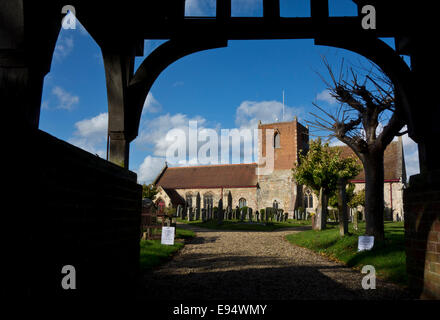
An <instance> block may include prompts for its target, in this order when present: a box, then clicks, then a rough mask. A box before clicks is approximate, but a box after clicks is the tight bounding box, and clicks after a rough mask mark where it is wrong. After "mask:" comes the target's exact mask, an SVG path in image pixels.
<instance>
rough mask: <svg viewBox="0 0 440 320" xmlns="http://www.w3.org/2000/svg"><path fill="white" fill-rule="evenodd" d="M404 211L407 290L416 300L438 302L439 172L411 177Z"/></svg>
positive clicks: (439, 290) (439, 272)
mask: <svg viewBox="0 0 440 320" xmlns="http://www.w3.org/2000/svg"><path fill="white" fill-rule="evenodd" d="M404 208H405V245H406V261H407V262H406V264H407V271H408V277H409V286H410V289H411V291H412V292H413V293H414V294H415V295H416V296H417V297H421V298H425V299H440V172H430V173H429V174H419V175H416V176H412V177H411V179H410V187H409V188H408V189H405V190H404Z"/></svg>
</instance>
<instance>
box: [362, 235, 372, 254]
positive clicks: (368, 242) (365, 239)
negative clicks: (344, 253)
mask: <svg viewBox="0 0 440 320" xmlns="http://www.w3.org/2000/svg"><path fill="white" fill-rule="evenodd" d="M373 246H374V236H359V241H358V251H363V250H371V249H372V248H373Z"/></svg>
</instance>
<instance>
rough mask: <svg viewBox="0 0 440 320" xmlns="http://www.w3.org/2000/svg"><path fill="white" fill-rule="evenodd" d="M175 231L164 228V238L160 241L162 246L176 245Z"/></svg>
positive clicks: (172, 228) (171, 228) (170, 228)
mask: <svg viewBox="0 0 440 320" xmlns="http://www.w3.org/2000/svg"><path fill="white" fill-rule="evenodd" d="M174 229H175V228H174V227H162V238H161V241H160V243H161V244H167V245H173V244H174Z"/></svg>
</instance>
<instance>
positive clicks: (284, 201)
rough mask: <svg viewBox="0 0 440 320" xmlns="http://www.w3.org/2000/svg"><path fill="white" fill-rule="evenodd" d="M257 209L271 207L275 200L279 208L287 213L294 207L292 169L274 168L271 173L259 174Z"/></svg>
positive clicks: (294, 193) (294, 191) (294, 192)
mask: <svg viewBox="0 0 440 320" xmlns="http://www.w3.org/2000/svg"><path fill="white" fill-rule="evenodd" d="M258 184H259V186H260V190H259V192H258V209H264V208H266V207H272V205H273V202H274V201H275V200H276V201H277V202H278V203H279V204H280V205H279V208H280V209H283V210H284V211H287V212H289V213H291V212H293V210H294V207H295V196H296V190H295V189H296V188H295V186H296V185H295V183H294V182H293V178H292V170H290V169H289V170H274V172H273V173H272V174H271V175H265V176H259V177H258Z"/></svg>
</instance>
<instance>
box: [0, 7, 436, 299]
mask: <svg viewBox="0 0 440 320" xmlns="http://www.w3.org/2000/svg"><path fill="white" fill-rule="evenodd" d="M262 2H263V16H262V17H257V18H254V17H252V18H250V17H248V18H244V17H231V0H217V3H216V16H215V17H211V18H206V17H185V1H184V0H166V1H165V0H162V1H141V0H132V1H129V0H127V1H118V2H115V3H112V4H111V5H102V4H101V3H99V4H98V3H96V2H91V1H82V0H72V1H69V3H68V4H69V5H72V6H73V7H74V8H75V11H76V16H77V18H78V20H79V21H81V23H82V24H83V25H84V26H85V28H86V29H87V31H88V32H89V33H90V35H91V36H92V37H93V38H94V40H95V41H96V42H97V44H98V45H99V46H100V48H101V50H102V54H103V58H104V66H105V75H106V84H107V95H108V113H109V123H108V139H109V144H108V145H109V146H108V148H109V150H108V160H109V162H107V161H105V160H102V159H97V158H96V157H95V156H92V155H90V154H88V153H86V152H84V151H82V150H80V149H78V148H75V147H73V146H71V145H69V144H68V143H65V142H63V141H60V140H58V139H56V138H54V137H52V136H50V135H48V134H46V133H44V132H42V131H41V130H39V129H38V124H39V115H40V109H41V94H42V87H43V80H44V76H45V75H46V74H47V73H48V72H49V70H50V66H51V61H52V56H53V51H54V48H55V43H56V40H57V37H58V34H59V31H60V28H61V19H62V18H63V16H64V15H63V14H62V13H61V12H62V8H63V7H64V6H65V5H66V3H64V2H63V1H60V0H51V1H45V2H44V4H43V2H40V1H31V0H9V1H2V2H1V3H0V35H1V37H0V83H1V86H0V102H1V105H2V106H3V110H4V111H5V112H6V116H7V119H8V121H9V122H11V123H13V124H14V126H15V129H14V137H16V136H18V134H20V135H23V137H24V139H23V140H20V141H21V142H22V143H21V144H20V146H17V144H16V143H15V144H14V143H13V146H12V148H11V149H10V150H11V151H13V152H12V153H11V154H12V161H11V162H10V164H11V165H12V172H14V173H15V177H13V178H12V179H11V180H8V181H7V182H8V183H9V186H10V191H9V192H10V194H11V196H10V197H9V199H8V201H9V202H11V203H12V204H14V205H15V207H17V203H23V201H22V193H21V192H20V191H19V190H21V188H22V185H21V183H22V182H23V181H32V184H33V186H34V187H35V188H34V189H35V192H34V193H32V194H31V195H30V198H29V199H28V201H26V203H23V205H21V206H20V207H18V208H17V213H16V214H15V215H14V216H13V222H12V224H11V225H10V228H9V229H10V230H11V231H12V233H13V235H14V236H15V237H14V239H15V240H16V242H15V244H16V246H14V247H12V246H11V250H9V251H8V255H9V256H8V261H11V262H10V264H9V266H10V270H9V271H10V272H11V274H13V275H19V274H26V261H28V260H30V261H32V259H35V260H36V261H39V262H40V264H39V265H38V267H35V270H34V271H33V274H32V275H29V276H28V277H24V278H23V277H20V276H17V277H16V282H15V283H14V285H13V286H12V288H11V292H14V291H16V292H18V293H31V294H33V295H37V294H38V295H43V296H44V295H52V294H58V295H65V296H71V295H75V296H89V295H93V294H95V293H100V294H106V293H107V294H116V295H121V294H124V295H125V294H126V292H127V290H129V289H130V288H133V286H134V285H135V283H136V279H137V275H138V258H139V239H138V235H139V232H138V231H139V230H138V229H139V219H140V212H141V187H140V186H139V185H138V184H137V183H136V175H135V174H134V173H132V172H130V171H128V167H129V146H130V142H131V141H133V140H134V139H135V138H136V136H137V134H138V130H139V121H140V117H141V113H142V107H143V104H144V101H145V98H146V96H147V94H148V91H149V90H150V88H151V86H152V85H153V83H154V81H155V80H156V79H157V77H158V76H159V74H160V73H161V72H162V71H163V70H164V69H166V68H167V67H168V66H169V65H170V64H172V63H173V62H175V61H177V60H178V59H180V58H182V57H184V56H186V55H189V54H192V53H195V52H199V51H203V50H209V49H215V48H221V47H226V46H227V44H228V40H240V39H242V40H248V39H314V41H315V44H316V45H325V46H332V47H336V48H341V49H346V50H350V51H352V52H355V53H358V54H360V55H362V56H364V57H366V58H367V59H369V60H371V61H372V62H374V63H375V64H377V65H378V66H379V67H380V68H381V69H382V70H383V71H384V73H385V74H386V75H387V76H388V77H389V78H390V79H391V81H392V82H393V84H394V86H395V89H396V99H399V101H400V103H399V105H401V106H402V108H403V110H402V112H403V114H404V115H405V120H406V123H407V126H408V132H409V136H410V137H411V138H412V139H413V140H414V141H416V142H417V143H418V147H419V158H420V169H421V174H419V175H417V176H413V177H412V178H411V181H410V187H409V188H408V189H407V190H405V211H406V212H405V228H406V240H407V242H406V243H407V266H408V272H409V277H410V287H411V289H412V290H413V292H414V293H415V295H416V296H420V294H422V293H423V295H424V296H426V297H437V298H438V297H440V282H435V281H437V280H438V278H436V277H440V276H439V275H438V274H437V275H436V277H435V276H432V277H431V276H430V274H431V273H433V272H434V273H435V270H434V271H432V272H431V271H430V270H428V271H426V270H425V269H426V266H429V262H430V261H433V260H431V259H436V257H437V256H438V255H439V252H438V248H439V247H440V246H439V245H437V249H436V250H437V251H436V252H430V251H429V248H428V249H427V246H428V242H434V241H438V240H435V239H437V238H435V237H436V236H437V233H435V232H437V231H436V230H437V228H438V225H439V224H440V221H439V210H440V209H438V208H440V161H438V159H437V156H436V149H437V139H438V138H437V137H438V136H439V133H440V126H438V124H437V121H438V119H439V118H440V117H439V114H440V108H439V105H438V104H439V102H438V101H436V100H435V99H433V97H432V96H431V95H432V93H436V92H437V91H438V88H437V86H436V84H435V82H434V81H430V80H429V77H430V75H432V74H436V75H438V74H439V72H438V71H440V70H439V69H440V68H439V66H440V64H439V61H438V60H439V59H438V58H437V57H436V52H435V51H434V50H433V48H432V37H433V36H435V35H434V33H433V32H434V31H435V30H436V28H437V26H436V25H435V21H436V20H435V15H434V12H436V11H435V10H434V8H433V7H432V6H433V5H432V4H430V3H429V2H427V1H421V2H419V3H417V5H412V6H409V5H405V4H404V3H402V2H401V1H397V0H396V1H378V0H372V1H364V0H354V2H355V3H356V4H357V6H358V15H357V16H354V17H329V6H328V1H327V0H310V8H311V15H310V17H304V18H283V17H280V4H279V0H262ZM365 5H373V6H374V7H375V9H376V20H377V21H376V29H368V30H365V29H363V28H362V23H361V19H362V16H363V14H362V12H361V10H362V7H363V6H365ZM383 37H392V38H394V39H395V44H396V50H394V49H392V48H391V47H389V46H388V45H386V44H385V43H384V42H383V41H382V40H381V38H383ZM145 39H169V40H168V41H166V42H165V43H164V44H162V45H161V46H159V47H158V48H157V49H155V50H154V51H153V52H152V53H151V54H150V55H149V56H148V57H146V58H145V60H144V61H143V62H142V64H141V65H140V67H139V68H138V69H137V70H136V71H134V59H135V57H136V56H143V44H144V40H145ZM400 55H408V56H410V58H411V68H409V67H408V66H407V65H406V63H405V62H404V61H403V60H402V58H401V57H400ZM29 154H31V155H33V158H32V160H31V161H27V159H28V155H29ZM67 192H68V193H67ZM66 194H68V195H72V197H70V196H69V198H66ZM36 212H38V214H35V213H36ZM23 230H24V232H23ZM23 233H24V234H25V235H24V236H23ZM19 235H21V236H19ZM26 243H33V246H34V247H38V248H39V249H38V250H33V251H32V252H31V253H30V255H31V256H30V257H23V256H22V255H21V254H20V252H19V250H18V249H17V248H20V247H21V246H22V245H25V244H26ZM427 250H428V251H427ZM109 258H111V260H112V261H113V263H112V264H111V265H109V264H108V263H106V262H108V261H109V260H108V259H109ZM425 259H426V261H427V263H426V265H425ZM64 265H74V266H76V268H77V269H78V275H77V279H78V280H77V281H78V285H77V289H76V290H73V292H69V291H67V292H66V291H63V290H62V289H61V285H60V283H61V269H62V267H63V266H64ZM427 272H428V273H427ZM34 274H37V275H38V277H35V276H34ZM430 277H431V278H430ZM108 279H112V280H111V281H110V282H109V281H108ZM435 279H437V280H435ZM125 289H126V290H125ZM129 292H133V290H131V291H129Z"/></svg>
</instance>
